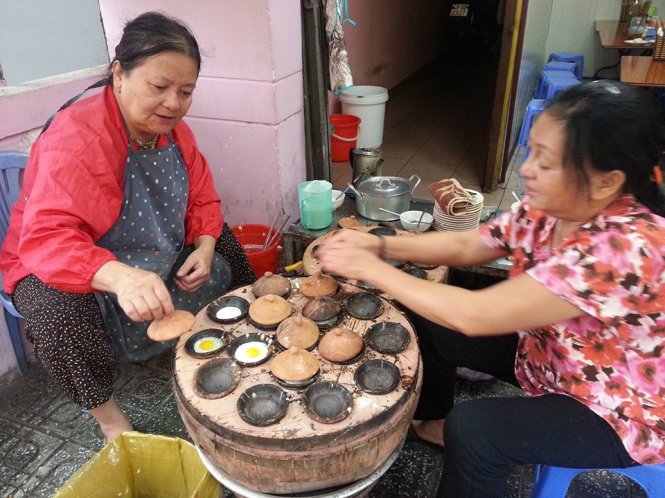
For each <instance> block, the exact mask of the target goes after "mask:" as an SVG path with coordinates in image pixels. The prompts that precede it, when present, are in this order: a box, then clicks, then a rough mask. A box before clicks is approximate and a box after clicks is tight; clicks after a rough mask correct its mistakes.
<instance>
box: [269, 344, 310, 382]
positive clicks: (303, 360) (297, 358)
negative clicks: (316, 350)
mask: <svg viewBox="0 0 665 498" xmlns="http://www.w3.org/2000/svg"><path fill="white" fill-rule="evenodd" d="M270 371H271V372H272V374H273V375H274V376H275V377H277V378H278V379H281V380H285V381H288V382H298V381H303V380H307V379H310V378H312V377H314V375H316V372H318V371H319V360H317V359H316V356H314V355H313V354H312V353H310V352H309V351H305V350H304V349H300V348H296V347H292V348H289V349H287V350H286V351H283V352H282V353H279V354H278V355H277V356H275V357H274V358H273V359H272V361H271V362H270Z"/></svg>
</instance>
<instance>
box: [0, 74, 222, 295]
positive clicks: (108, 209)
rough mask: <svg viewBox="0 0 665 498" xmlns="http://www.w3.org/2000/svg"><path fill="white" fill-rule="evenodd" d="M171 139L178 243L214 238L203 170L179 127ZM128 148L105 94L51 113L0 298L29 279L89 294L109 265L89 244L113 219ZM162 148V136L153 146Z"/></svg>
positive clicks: (213, 208) (2, 254) (6, 260)
mask: <svg viewBox="0 0 665 498" xmlns="http://www.w3.org/2000/svg"><path fill="white" fill-rule="evenodd" d="M171 134H172V136H173V138H174V140H175V142H176V144H178V146H179V147H180V150H181V151H182V155H183V158H184V160H185V167H186V169H187V173H188V175H189V200H188V203H187V212H186V215H185V234H186V235H185V244H187V245H189V244H192V243H193V242H194V239H196V238H197V237H199V236H201V235H212V236H213V237H215V238H217V237H219V235H220V234H221V230H222V223H223V217H222V213H221V210H220V199H219V196H218V195H217V193H216V192H215V189H214V186H213V183H212V176H211V174H210V170H209V168H208V163H207V161H206V159H205V158H204V157H203V155H202V154H201V152H200V151H199V149H198V147H197V146H196V142H195V140H194V135H193V134H192V131H191V130H190V128H189V127H188V126H187V125H186V124H185V123H184V122H182V121H181V122H180V123H178V125H177V126H176V127H175V129H174V130H173V131H172V132H171ZM127 141H128V138H127V132H126V130H125V126H124V124H123V121H122V116H121V114H120V109H119V108H118V104H117V103H116V100H115V97H114V95H113V92H112V90H111V89H110V88H109V87H105V88H104V90H103V91H102V92H101V93H99V94H98V95H94V96H91V97H88V98H86V99H84V100H82V101H80V102H77V103H76V104H74V105H72V106H71V107H69V108H67V109H65V110H63V111H61V112H59V113H58V114H57V116H56V118H55V119H54V120H53V122H52V123H51V126H50V128H49V129H48V131H47V132H45V133H44V134H43V135H42V136H41V137H39V139H38V140H37V141H36V142H35V144H34V145H33V147H32V151H31V153H30V158H29V160H28V164H27V168H26V170H25V176H24V179H23V189H22V191H21V195H20V197H19V200H18V202H16V204H15V205H14V208H13V210H12V213H11V217H10V221H9V232H8V233H7V236H6V237H5V240H4V243H3V245H2V249H1V250H0V271H2V277H3V280H4V287H5V290H6V291H7V292H9V293H12V292H13V291H14V288H15V287H16V284H17V283H18V282H19V281H20V280H21V279H22V278H24V277H26V276H28V275H30V274H33V275H35V276H36V277H37V278H39V279H40V280H41V281H43V282H44V283H46V284H48V285H50V286H52V287H55V288H56V289H58V290H61V291H64V292H93V291H94V289H92V287H91V286H90V282H91V280H92V277H93V275H94V274H95V273H96V272H97V270H99V268H100V267H101V266H102V265H104V264H105V263H107V262H108V261H110V260H113V259H115V256H114V255H113V253H111V252H110V251H108V250H106V249H102V248H101V247H98V246H96V245H95V242H96V241H97V240H98V239H99V238H100V237H101V236H102V235H104V233H105V232H106V231H108V230H109V228H111V226H112V225H113V224H114V223H115V221H116V219H117V217H118V215H119V213H120V207H121V204H122V201H123V187H124V172H125V163H126V161H127ZM167 143H168V139H167V138H166V137H165V136H164V135H162V136H160V137H159V142H158V143H157V146H158V147H161V146H164V145H166V144H167Z"/></svg>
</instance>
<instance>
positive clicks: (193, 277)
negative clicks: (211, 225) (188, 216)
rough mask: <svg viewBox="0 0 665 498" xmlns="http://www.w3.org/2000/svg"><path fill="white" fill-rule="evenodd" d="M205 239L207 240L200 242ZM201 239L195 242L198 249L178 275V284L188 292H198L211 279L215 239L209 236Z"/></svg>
mask: <svg viewBox="0 0 665 498" xmlns="http://www.w3.org/2000/svg"><path fill="white" fill-rule="evenodd" d="M204 237H205V240H199V239H203V238H204ZM199 239H197V241H196V242H195V245H196V246H197V247H196V249H194V251H192V253H191V254H190V255H189V256H188V257H187V259H186V260H185V262H184V263H183V264H182V266H181V267H180V268H179V269H178V273H177V274H176V284H177V285H178V287H179V288H180V289H182V290H184V291H187V292H196V291H197V290H199V289H200V288H201V287H203V284H205V283H206V282H207V281H208V279H209V278H210V268H211V266H212V259H213V256H214V254H215V239H214V237H209V236H202V237H199ZM207 239H210V240H207Z"/></svg>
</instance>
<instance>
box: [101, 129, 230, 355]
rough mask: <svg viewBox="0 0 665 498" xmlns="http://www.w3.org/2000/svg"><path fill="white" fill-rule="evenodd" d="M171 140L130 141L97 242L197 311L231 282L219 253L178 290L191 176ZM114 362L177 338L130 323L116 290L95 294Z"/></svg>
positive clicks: (166, 345)
mask: <svg viewBox="0 0 665 498" xmlns="http://www.w3.org/2000/svg"><path fill="white" fill-rule="evenodd" d="M167 137H168V139H169V144H168V145H166V146H164V147H161V148H158V149H152V150H132V149H131V147H130V145H129V144H128V145H127V146H128V149H129V152H128V156H127V164H126V167H125V185H124V202H123V206H122V209H121V211H120V215H119V216H118V219H117V220H116V222H115V224H114V225H113V226H112V227H111V228H110V229H109V231H108V232H106V233H105V234H104V235H103V236H102V237H101V238H100V239H99V240H98V241H97V245H99V246H100V247H104V248H106V249H108V250H110V251H112V252H113V253H114V254H115V255H116V257H117V258H118V261H120V262H122V263H125V264H127V265H130V266H133V267H134V268H140V269H142V270H147V271H151V272H154V273H157V274H158V275H159V276H160V277H161V278H162V279H163V280H164V283H165V284H166V287H167V288H168V289H169V292H170V293H171V298H172V299H173V305H174V306H175V308H176V309H183V310H187V311H191V312H192V313H196V312H198V311H199V310H200V309H201V308H202V307H203V306H204V305H205V304H207V303H208V302H210V301H211V300H213V299H214V298H216V297H218V296H219V295H221V294H223V293H224V291H226V290H227V289H228V287H229V285H230V283H231V268H230V266H229V264H228V263H227V262H226V260H225V259H224V258H223V257H222V256H221V255H220V254H218V253H217V252H215V256H214V259H213V263H212V268H211V276H210V279H209V280H208V282H207V283H206V284H205V285H204V286H203V287H202V288H201V289H199V290H198V291H196V292H194V293H190V292H186V291H183V290H181V289H179V288H178V287H177V285H176V283H175V275H176V272H177V270H178V268H180V266H181V265H182V263H184V261H185V259H186V258H187V256H189V254H190V253H191V252H192V250H193V248H191V247H189V248H184V247H183V246H184V240H185V212H186V210H187V198H188V192H189V180H188V177H187V170H186V169H185V166H184V160H183V158H182V154H181V152H180V149H179V147H178V146H177V145H176V144H175V143H174V142H173V139H172V137H171V136H170V135H167ZM96 298H97V302H98V303H99V307H100V309H101V310H102V316H103V317H104V322H105V324H106V327H107V329H108V331H109V333H110V335H111V337H112V339H113V343H114V346H115V350H116V359H117V360H118V361H144V360H147V359H148V358H151V357H152V356H154V355H156V354H157V353H159V352H160V351H163V350H164V349H167V348H169V347H170V346H171V345H172V344H173V343H174V342H175V341H170V342H159V343H157V342H153V341H152V340H150V339H149V338H148V336H147V334H146V330H147V328H148V325H149V322H133V321H132V320H130V319H129V317H128V316H127V315H126V314H125V313H124V312H123V310H122V308H121V307H120V305H119V304H118V299H117V296H116V295H115V294H112V293H108V292H103V293H96Z"/></svg>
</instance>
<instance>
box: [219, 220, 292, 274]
mask: <svg viewBox="0 0 665 498" xmlns="http://www.w3.org/2000/svg"><path fill="white" fill-rule="evenodd" d="M268 230H270V227H269V226H268V225H251V224H247V225H237V226H234V227H232V228H231V231H232V232H233V234H234V235H235V236H236V238H237V239H238V242H240V245H241V246H242V248H243V250H244V251H245V254H246V255H247V259H248V260H249V264H250V265H252V268H253V269H254V273H256V276H257V277H262V276H263V274H264V273H265V272H267V271H269V272H272V273H277V248H278V246H279V245H280V244H281V243H282V235H281V234H280V233H277V234H276V235H274V237H273V240H272V242H270V246H268V247H266V248H265V249H262V247H263V244H264V243H265V242H266V238H267V236H268ZM270 233H271V234H274V233H275V230H274V229H273V230H272V231H271V232H270Z"/></svg>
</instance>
